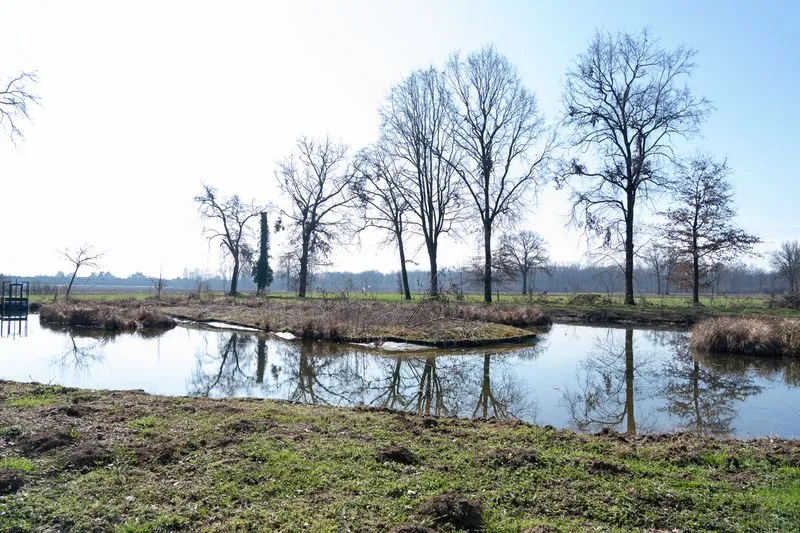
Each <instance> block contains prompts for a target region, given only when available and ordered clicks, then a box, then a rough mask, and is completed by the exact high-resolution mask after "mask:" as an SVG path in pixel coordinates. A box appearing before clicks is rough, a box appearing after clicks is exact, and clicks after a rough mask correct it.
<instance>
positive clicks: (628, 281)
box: [625, 193, 636, 305]
mask: <svg viewBox="0 0 800 533" xmlns="http://www.w3.org/2000/svg"><path fill="white" fill-rule="evenodd" d="M635 201H636V200H635V196H633V194H632V193H628V216H627V217H626V218H625V305H636V300H634V298H633V220H634V219H633V207H634V202H635Z"/></svg>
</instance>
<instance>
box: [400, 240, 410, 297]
mask: <svg viewBox="0 0 800 533" xmlns="http://www.w3.org/2000/svg"><path fill="white" fill-rule="evenodd" d="M397 247H398V248H399V249H400V278H401V280H402V282H403V295H404V298H405V299H406V300H410V299H411V288H410V287H409V286H408V270H406V251H405V250H404V249H403V237H402V235H400V234H398V235H397Z"/></svg>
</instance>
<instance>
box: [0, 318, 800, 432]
mask: <svg viewBox="0 0 800 533" xmlns="http://www.w3.org/2000/svg"><path fill="white" fill-rule="evenodd" d="M0 327H1V328H2V338H0V379H6V380H14V381H38V382H41V383H53V384H60V385H64V386H70V387H81V388H91V389H143V390H145V391H147V392H150V393H154V394H165V395H193V396H194V395H196V396H211V397H231V396H251V397H261V398H277V399H283V400H292V401H297V402H303V403H311V404H323V405H338V406H352V405H369V406H375V407H388V408H392V409H402V410H408V411H413V412H419V413H424V414H431V415H440V416H442V415H444V416H446V415H458V416H463V417H478V418H489V417H496V418H519V419H521V420H524V421H528V422H535V423H537V424H540V425H546V424H550V425H552V426H555V427H563V428H572V429H576V430H579V431H587V432H595V431H599V430H601V429H603V428H611V429H614V430H617V431H621V432H628V433H631V434H634V433H637V434H644V433H654V432H672V431H689V432H695V433H702V434H713V435H720V436H736V437H741V438H748V437H761V436H768V435H770V436H779V437H783V438H798V437H800V361H796V360H785V359H762V358H753V357H742V356H733V355H705V354H694V353H692V352H691V351H690V350H689V346H688V339H689V334H688V333H687V332H685V331H666V330H652V329H650V330H648V329H624V328H611V327H596V326H579V325H564V324H556V325H554V326H553V327H552V328H550V329H549V330H547V331H545V332H542V333H541V334H540V335H539V337H538V338H537V340H536V341H535V342H534V343H532V344H529V345H524V346H523V345H517V346H511V347H504V348H490V349H483V350H482V349H475V348H470V349H468V350H462V351H454V350H447V351H445V350H430V351H429V350H425V351H419V352H411V353H403V354H399V353H392V352H382V351H376V350H374V349H370V348H367V347H363V346H357V345H347V344H331V343H324V342H303V341H296V340H294V341H293V340H288V341H287V340H282V339H280V338H277V337H275V336H274V335H267V334H254V333H252V332H248V331H226V330H219V329H208V328H201V327H197V326H193V325H181V326H179V327H177V328H175V329H173V330H170V331H167V332H164V333H160V334H158V335H153V336H142V335H139V334H123V335H97V334H90V333H88V332H87V331H81V330H57V329H50V328H47V327H45V326H42V325H40V324H39V317H38V315H35V314H34V315H30V317H29V318H28V320H27V321H26V322H24V323H20V322H15V323H11V324H9V323H8V322H7V321H6V322H0Z"/></svg>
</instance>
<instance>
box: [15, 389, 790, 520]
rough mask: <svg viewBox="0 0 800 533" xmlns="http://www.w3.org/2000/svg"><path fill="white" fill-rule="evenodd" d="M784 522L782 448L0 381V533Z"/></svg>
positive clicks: (786, 482)
mask: <svg viewBox="0 0 800 533" xmlns="http://www.w3.org/2000/svg"><path fill="white" fill-rule="evenodd" d="M798 523H800V443H798V442H796V441H780V440H771V439H770V440H760V441H748V442H742V441H720V440H711V439H707V438H700V437H691V436H685V435H679V436H653V437H639V438H628V437H624V436H622V435H617V434H606V435H597V436H587V435H579V434H575V433H572V432H570V431H563V430H555V429H549V428H538V427H534V426H528V425H524V424H519V423H511V422H494V423H493V422H476V421H469V420H455V419H430V418H422V417H417V416H413V415H404V414H400V413H393V412H378V411H370V410H350V409H336V408H323V407H310V406H302V405H292V404H287V403H278V402H273V401H244V400H207V399H190V398H165V397H158V396H150V395H146V394H144V393H137V392H110V393H109V392H94V391H85V390H67V389H63V388H59V387H48V386H43V385H30V384H20V383H10V382H0V524H2V525H0V529H2V530H4V531H9V530H10V531H42V530H53V531H56V530H76V531H141V532H144V531H266V530H270V531H365V532H366V531H370V532H372V531H388V530H392V529H394V530H395V531H418V532H419V531H430V529H426V528H435V529H438V530H441V531H456V530H460V529H476V528H485V530H486V531H498V532H499V531H503V532H506V531H526V530H527V531H556V530H563V531H577V530H588V529H596V530H612V529H618V530H633V529H646V530H653V529H659V530H673V529H678V530H686V531H688V530H693V531H697V530H704V529H706V530H716V531H720V530H723V531H745V530H751V531H756V530H757V531H768V530H773V531H779V530H780V531H787V530H790V529H792V528H794V527H796V525H797V524H798ZM403 524H405V525H408V524H416V525H418V526H419V527H418V528H417V529H411V528H410V527H406V528H405V529H401V528H399V526H401V525H403Z"/></svg>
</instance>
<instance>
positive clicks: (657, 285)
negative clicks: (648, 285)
mask: <svg viewBox="0 0 800 533" xmlns="http://www.w3.org/2000/svg"><path fill="white" fill-rule="evenodd" d="M656 291H657V292H656V294H658V295H659V296H661V272H660V271H659V270H656Z"/></svg>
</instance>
